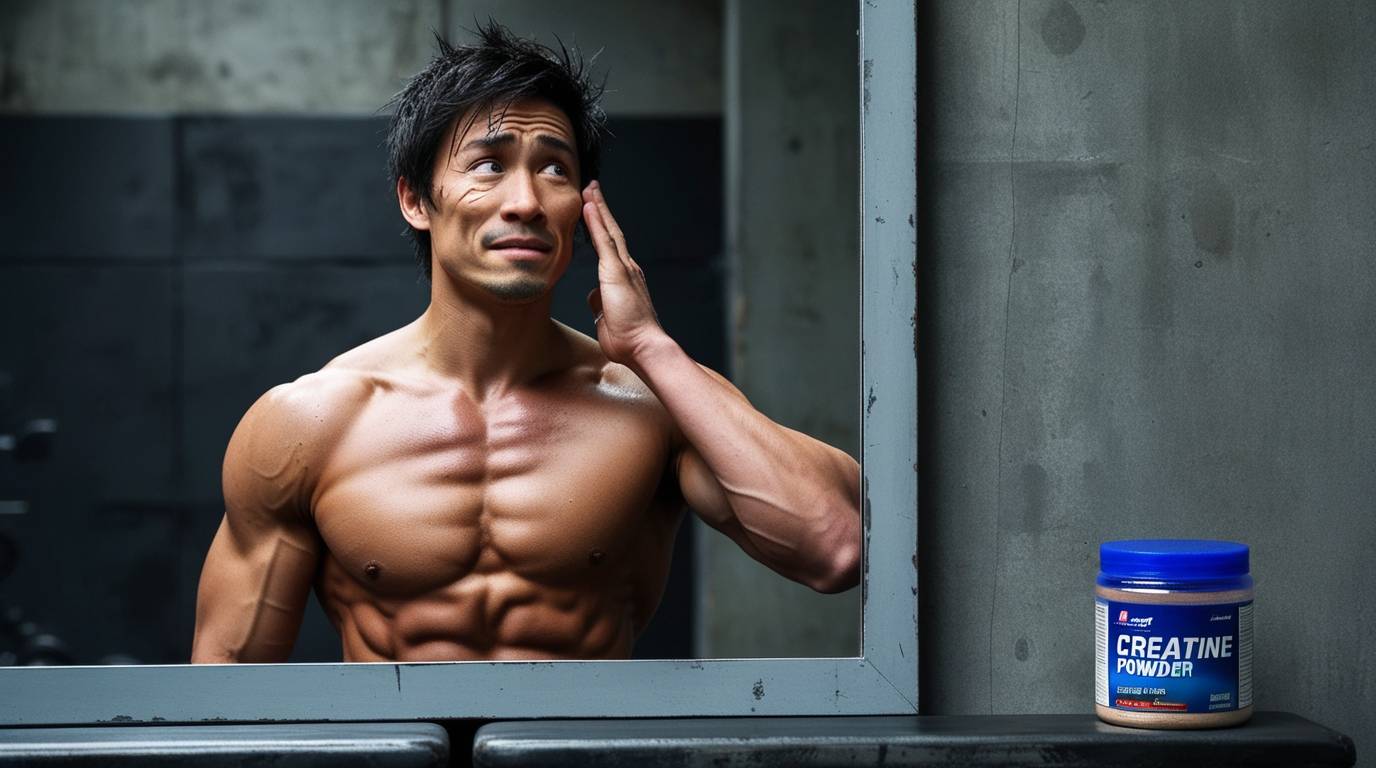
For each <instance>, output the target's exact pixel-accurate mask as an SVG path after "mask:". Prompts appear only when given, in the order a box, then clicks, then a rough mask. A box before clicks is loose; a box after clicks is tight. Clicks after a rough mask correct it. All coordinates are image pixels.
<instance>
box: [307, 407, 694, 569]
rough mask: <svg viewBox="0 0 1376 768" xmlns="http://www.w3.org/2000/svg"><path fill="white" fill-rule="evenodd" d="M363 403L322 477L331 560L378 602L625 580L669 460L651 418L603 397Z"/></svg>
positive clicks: (657, 516) (323, 528) (650, 530)
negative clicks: (463, 586)
mask: <svg viewBox="0 0 1376 768" xmlns="http://www.w3.org/2000/svg"><path fill="white" fill-rule="evenodd" d="M593 395H594V396H582V397H527V398H513V399H511V400H509V401H505V402H502V403H499V404H495V405H492V406H489V407H486V408H479V407H477V406H475V405H473V403H472V402H471V401H467V400H464V399H459V400H457V401H442V400H437V399H435V398H430V399H423V400H419V401H416V400H415V399H412V401H410V402H407V401H402V400H400V399H398V400H397V401H395V402H386V401H385V400H383V401H381V402H377V403H370V406H369V407H368V408H366V409H364V410H363V411H362V412H361V413H360V414H359V416H358V418H357V419H355V421H354V423H353V424H352V425H351V426H350V428H349V430H348V431H347V432H346V434H345V435H344V436H343V437H342V439H341V441H340V443H339V445H338V446H337V447H336V448H335V449H334V451H332V453H331V455H330V456H329V458H328V462H327V464H326V466H325V467H324V468H323V469H322V472H321V475H320V479H319V481H318V485H317V487H316V490H315V493H314V497H313V498H314V505H313V507H314V508H313V513H314V516H315V521H316V525H317V528H318V530H319V531H320V535H321V537H322V538H323V540H324V543H325V546H326V548H327V549H328V550H329V553H330V557H331V558H333V559H334V560H335V561H336V562H337V563H338V564H339V565H340V566H341V567H343V568H344V569H345V570H346V571H348V572H349V573H351V574H353V575H355V577H357V578H360V579H361V580H363V581H365V582H367V583H369V584H370V587H372V588H373V589H375V590H377V591H378V592H379V593H380V594H387V593H391V594H395V595H397V596H401V595H404V594H408V593H409V594H419V593H423V592H430V591H433V590H436V589H443V588H445V586H446V585H451V584H454V583H456V582H458V581H460V580H461V579H463V578H464V577H466V576H467V575H470V574H473V573H482V572H484V571H495V570H503V571H511V572H514V573H516V574H519V575H520V576H522V577H524V578H526V579H530V580H533V581H538V582H545V583H559V584H569V583H577V582H580V581H584V580H588V579H596V578H598V577H599V575H602V574H607V575H610V574H611V573H626V572H627V569H634V567H635V564H636V561H637V559H638V558H639V557H640V555H641V551H640V550H642V549H643V547H644V546H645V543H646V541H645V540H646V538H647V537H648V538H654V527H655V526H657V525H662V524H664V523H665V520H664V517H665V515H664V510H662V509H656V508H655V505H654V503H653V502H654V500H655V495H656V490H657V489H658V487H659V485H660V482H661V481H662V479H663V477H664V468H665V466H666V464H667V461H668V458H669V449H670V446H669V437H668V431H667V429H666V427H665V422H664V421H663V419H662V418H660V415H659V412H658V411H657V410H656V408H657V406H655V405H654V404H653V403H645V402H643V401H641V400H636V399H621V400H618V399H617V398H615V397H603V396H600V394H599V393H593Z"/></svg>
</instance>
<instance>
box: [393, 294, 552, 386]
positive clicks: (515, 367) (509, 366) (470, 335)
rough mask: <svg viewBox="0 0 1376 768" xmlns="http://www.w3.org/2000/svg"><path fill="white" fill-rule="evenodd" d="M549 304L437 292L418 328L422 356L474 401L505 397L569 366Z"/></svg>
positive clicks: (541, 300)
mask: <svg viewBox="0 0 1376 768" xmlns="http://www.w3.org/2000/svg"><path fill="white" fill-rule="evenodd" d="M435 279H436V280H440V279H442V278H439V277H438V276H437V277H436V278H435ZM550 301H551V297H550V296H549V295H548V294H546V295H545V296H543V297H541V298H539V299H537V300H535V301H532V302H529V303H523V304H511V303H503V302H500V301H497V300H495V299H487V300H484V299H483V298H480V297H467V296H462V295H459V294H457V293H454V292H449V291H442V290H440V291H437V290H434V289H433V288H432V290H431V293H430V306H429V307H427V308H426V310H425V313H424V314H422V315H421V316H420V319H419V320H417V321H416V323H415V324H414V328H415V329H416V342H417V349H416V351H417V354H418V356H419V357H420V358H421V359H422V360H423V361H424V363H425V365H426V366H427V367H428V368H429V369H430V370H432V371H434V372H435V373H437V374H439V375H440V376H443V377H445V378H451V379H456V380H458V381H459V382H460V383H461V384H462V385H463V387H464V390H465V391H466V392H467V393H468V394H469V395H470V396H471V397H473V398H474V399H475V400H477V401H479V402H482V401H483V400H486V399H487V398H488V397H489V396H500V395H501V394H502V393H504V392H507V391H510V390H512V389H515V388H517V387H520V386H522V385H524V384H527V383H529V382H530V381H533V380H534V379H537V378H539V377H540V376H542V375H544V374H546V373H549V372H550V371H553V370H557V369H559V368H561V367H564V366H566V365H567V364H568V363H567V360H568V357H569V352H568V350H567V348H566V345H565V344H564V339H563V335H562V334H561V333H560V332H559V326H558V324H557V323H555V322H554V320H553V319H551V318H550V316H549V307H550Z"/></svg>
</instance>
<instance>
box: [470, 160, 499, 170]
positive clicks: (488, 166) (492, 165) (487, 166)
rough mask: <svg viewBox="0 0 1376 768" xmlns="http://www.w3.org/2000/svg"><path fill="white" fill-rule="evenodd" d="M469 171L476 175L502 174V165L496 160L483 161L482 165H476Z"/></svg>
mask: <svg viewBox="0 0 1376 768" xmlns="http://www.w3.org/2000/svg"><path fill="white" fill-rule="evenodd" d="M469 170H470V171H473V172H474V173H501V172H502V164H501V163H499V162H497V161H496V160H483V161H482V162H480V163H475V164H474V165H473V167H472V168H470V169H469Z"/></svg>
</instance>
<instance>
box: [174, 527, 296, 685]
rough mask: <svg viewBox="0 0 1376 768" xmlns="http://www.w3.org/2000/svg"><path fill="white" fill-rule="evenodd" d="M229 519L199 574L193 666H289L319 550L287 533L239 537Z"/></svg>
mask: <svg viewBox="0 0 1376 768" xmlns="http://www.w3.org/2000/svg"><path fill="white" fill-rule="evenodd" d="M229 517H230V516H229V515H226V518H225V520H224V521H222V522H221V523H220V529H219V531H218V532H217V533H216V534H215V539H214V541H213V542H212V543H211V545H210V551H209V553H207V555H206V558H205V566H204V567H203V568H202V570H201V583H200V588H199V590H198V592H197V596H196V634H195V638H194V640H193V642H192V651H191V661H192V662H193V663H227V662H278V661H286V659H287V657H288V656H290V655H291V649H292V646H293V645H294V644H295V642H296V634H297V632H298V631H299V630H300V628H301V618H302V615H303V614H304V612H305V609H306V602H307V599H308V597H309V595H310V588H311V582H312V581H313V580H314V577H315V572H316V566H317V564H318V563H319V559H320V548H319V545H318V544H317V543H316V542H315V541H314V540H313V538H312V537H309V536H305V535H303V534H302V533H301V532H295V531H290V530H288V529H278V530H263V529H261V528H258V529H257V532H256V533H255V534H253V535H252V536H249V537H245V536H236V535H235V534H234V532H233V528H232V525H231V523H230V520H229Z"/></svg>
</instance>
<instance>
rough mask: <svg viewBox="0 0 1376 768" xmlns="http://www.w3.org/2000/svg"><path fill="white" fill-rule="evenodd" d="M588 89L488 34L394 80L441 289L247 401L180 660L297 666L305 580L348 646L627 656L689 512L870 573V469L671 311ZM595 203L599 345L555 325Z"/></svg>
mask: <svg viewBox="0 0 1376 768" xmlns="http://www.w3.org/2000/svg"><path fill="white" fill-rule="evenodd" d="M597 97H598V92H597V91H596V90H595V89H593V88H591V87H590V86H589V85H588V82H587V80H586V78H585V75H584V74H583V70H582V66H581V64H579V63H577V62H571V61H570V57H569V56H568V54H567V53H563V54H562V55H559V56H556V55H555V54H554V52H553V51H551V50H550V49H547V48H543V47H540V46H538V45H536V44H534V43H530V42H526V41H520V40H517V39H515V38H513V37H512V36H511V35H510V33H508V32H506V31H504V30H502V29H501V28H500V27H496V26H495V25H494V26H492V27H490V28H487V29H483V30H481V40H480V41H479V42H478V43H477V44H475V45H471V46H464V47H458V48H451V47H449V46H448V45H444V44H441V52H440V55H439V56H438V57H437V58H436V59H435V61H434V62H432V63H431V64H430V65H429V66H428V67H427V68H426V69H425V70H424V71H422V72H421V73H420V74H419V75H417V76H416V78H415V79H414V80H412V82H411V83H410V84H409V85H408V86H407V88H406V89H405V90H404V91H402V93H401V94H399V95H398V97H397V105H396V106H397V112H396V116H395V117H394V119H393V123H392V128H391V135H390V136H389V147H390V149H391V160H392V173H393V177H394V179H395V182H396V191H397V199H398V201H399V203H400V206H401V212H402V215H403V216H404V217H405V219H406V221H407V223H408V224H409V225H410V227H411V229H412V233H413V235H414V236H415V239H416V241H417V250H418V253H419V255H420V256H421V258H422V259H423V260H424V261H423V263H424V264H425V265H426V267H427V274H429V275H430V276H431V291H430V305H429V307H428V308H427V309H426V311H425V312H424V314H422V315H421V316H420V318H418V319H417V320H416V321H414V322H412V323H411V324H409V325H407V326H405V327H403V328H400V329H398V330H396V331H393V332H391V333H388V334H386V335H384V336H382V337H380V338H377V339H374V340H373V341H370V342H368V343H366V344H363V345H362V346H360V347H357V348H355V349H352V350H350V351H348V352H345V353H344V354H342V355H340V356H339V357H337V358H335V359H334V360H332V361H330V363H329V364H327V365H326V366H325V367H324V368H323V369H322V370H320V371H318V372H316V373H312V374H308V375H306V376H302V377H301V378H299V379H297V380H296V381H294V382H291V383H289V384H283V385H280V386H278V387H275V388H274V389H272V390H270V391H269V392H268V393H267V394H265V395H264V396H263V397H262V398H261V399H259V400H258V402H256V403H255V404H254V405H253V406H252V407H251V408H250V409H249V411H248V413H247V414H245V416H244V418H243V420H242V422H240V424H239V426H238V428H237V429H236V430H235V432H234V436H233V437H232V438H231V440H230V443H229V447H228V449H227V451H226V455H225V463H224V475H223V481H224V495H225V516H224V520H223V522H221V524H220V528H219V531H218V533H217V534H216V535H215V539H214V542H213V543H212V544H211V546H210V552H209V554H207V556H206V561H205V566H204V569H203V571H202V574H201V582H200V591H199V595H198V600H197V606H196V634H195V639H194V641H193V648H192V661H193V662H280V661H285V660H286V659H287V657H288V655H289V654H290V652H291V648H292V645H293V643H294V642H295V639H296V634H297V631H298V629H299V628H300V623H301V617H302V614H303V611H304V609H305V606H306V600H307V596H308V594H309V591H310V589H311V586H312V584H313V585H314V587H315V589H316V593H317V595H318V596H319V599H320V603H321V605H322V606H323V607H324V609H325V611H326V613H327V614H328V615H329V617H330V619H331V621H332V622H333V623H334V625H335V627H336V628H337V629H338V631H339V633H340V636H341V638H342V642H343V652H344V660H345V661H383V660H386V661H394V660H395V661H437V660H464V659H549V658H576V659H598V658H627V657H629V655H630V652H631V646H632V644H633V642H634V640H635V638H636V636H637V634H639V633H640V631H641V630H642V629H644V628H645V625H646V623H647V622H648V621H649V620H650V616H651V614H653V613H654V610H655V607H656V605H657V604H658V602H659V599H660V597H661V595H662V592H663V589H664V582H665V578H666V576H667V573H668V569H669V559H670V554H671V550H672V545H673V539H674V535H675V532H676V531H677V529H678V526H679V522H680V519H681V517H682V508H683V505H684V503H685V502H686V504H687V505H688V506H689V507H690V508H692V509H693V510H694V511H695V512H696V513H697V514H698V515H699V516H701V517H702V519H703V520H705V521H706V522H707V523H708V524H710V525H712V526H713V527H714V528H716V529H717V530H719V531H721V532H722V533H724V534H726V535H727V536H729V537H731V538H732V539H733V540H734V541H735V542H736V543H737V544H739V545H740V547H741V548H742V549H744V550H745V551H746V552H747V553H749V554H750V555H751V556H752V557H754V558H755V559H757V560H759V561H761V562H763V563H765V564H766V565H768V566H769V567H770V568H772V569H774V570H775V571H777V572H778V573H780V574H782V575H784V576H786V577H788V578H790V579H794V580H796V581H799V582H801V583H803V584H806V585H808V586H810V587H812V588H813V589H816V590H818V591H822V592H836V591H841V590H844V589H848V588H850V587H852V586H854V585H855V584H856V582H857V581H858V579H859V562H860V533H859V529H860V514H859V510H858V508H857V505H858V500H859V496H860V491H859V467H858V466H857V465H856V463H855V461H854V460H853V459H852V458H851V457H849V456H847V455H846V454H844V453H842V452H841V451H839V450H837V449H835V448H832V447H830V446H827V445H825V444H823V443H820V442H818V441H816V440H813V439H812V438H810V437H807V436H806V435H803V434H801V433H798V432H795V431H793V430H790V429H787V428H785V427H782V426H780V425H778V424H775V423H774V422H772V421H770V420H769V419H768V418H767V417H765V416H764V415H763V414H761V413H760V412H758V411H756V410H755V409H754V408H753V407H751V405H750V403H749V402H747V400H746V398H745V397H744V396H743V395H742V394H741V393H740V392H739V391H738V390H736V389H735V388H734V387H733V386H732V385H731V384H730V383H728V382H727V381H726V380H725V379H724V378H722V377H721V376H719V375H718V374H716V373H714V372H712V371H710V370H708V369H706V368H704V367H702V366H700V365H698V364H697V363H695V362H693V361H692V360H691V359H689V357H688V356H687V355H686V354H685V353H684V352H683V350H682V349H680V348H679V347H678V345H677V344H675V343H674V341H673V339H671V338H670V337H669V336H668V335H667V334H666V333H665V332H664V330H663V329H662V328H661V327H660V326H659V324H658V322H657V320H656V318H655V312H654V309H653V307H652V305H651V302H650V294H649V292H648V291H647V289H646V283H645V277H644V274H643V272H642V271H641V269H640V267H639V266H637V264H636V262H635V261H634V260H633V259H632V258H631V256H630V252H629V250H628V249H627V245H626V240H625V238H624V237H623V235H622V233H621V230H620V229H619V228H618V226H617V223H616V220H615V218H613V216H612V213H611V211H610V210H609V208H608V207H607V201H606V198H605V197H604V196H603V194H602V190H601V188H600V186H599V185H598V184H597V183H596V182H595V181H594V179H595V178H596V170H597V153H598V141H599V133H600V131H601V123H602V117H601V112H600V109H599V108H598V107H597ZM580 220H581V221H583V222H585V224H586V227H587V230H588V233H589V236H590V237H591V239H592V241H593V244H594V246H595V248H596V251H597V259H598V287H597V288H596V289H594V290H593V291H592V293H591V294H589V297H588V302H589V305H590V307H591V308H592V311H593V312H594V313H595V314H596V327H597V338H596V339H591V338H589V337H587V336H585V335H583V334H581V333H578V332H577V331H574V330H572V329H570V328H568V327H566V326H564V325H561V324H560V323H558V322H556V321H554V320H552V319H551V318H550V316H549V308H550V292H551V289H552V288H553V286H554V284H555V281H557V280H558V279H559V277H560V276H561V275H562V274H563V273H564V270H565V268H566V267H567V266H568V263H569V259H570V258H571V257H572V254H573V236H574V230H575V228H576V226H577V224H578V223H579V221H580ZM690 225H691V223H685V226H690Z"/></svg>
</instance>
